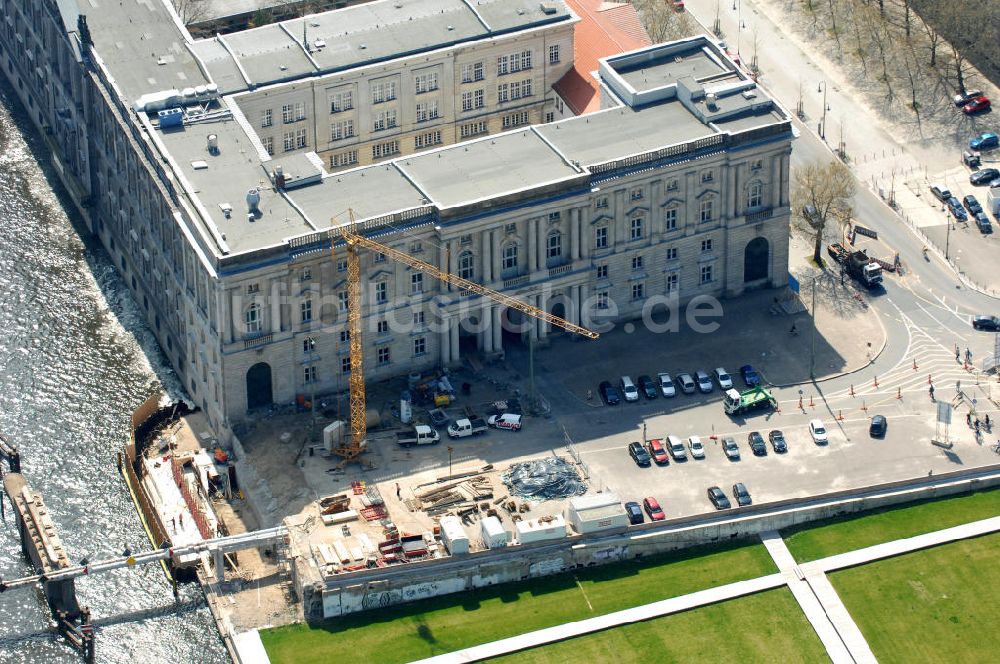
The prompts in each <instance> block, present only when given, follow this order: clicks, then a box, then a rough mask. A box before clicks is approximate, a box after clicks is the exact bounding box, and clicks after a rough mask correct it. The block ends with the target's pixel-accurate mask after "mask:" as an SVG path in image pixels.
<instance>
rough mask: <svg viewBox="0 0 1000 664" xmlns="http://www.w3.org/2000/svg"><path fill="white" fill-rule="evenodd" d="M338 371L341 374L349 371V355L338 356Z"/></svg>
mask: <svg viewBox="0 0 1000 664" xmlns="http://www.w3.org/2000/svg"><path fill="white" fill-rule="evenodd" d="M340 373H342V374H349V373H351V358H349V357H342V358H340Z"/></svg>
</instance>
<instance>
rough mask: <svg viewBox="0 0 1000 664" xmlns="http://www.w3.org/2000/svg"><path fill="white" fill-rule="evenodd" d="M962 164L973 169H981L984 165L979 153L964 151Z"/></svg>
mask: <svg viewBox="0 0 1000 664" xmlns="http://www.w3.org/2000/svg"><path fill="white" fill-rule="evenodd" d="M962 163H963V164H965V165H966V166H968V167H969V168H971V169H977V168H979V166H980V164H982V163H983V160H982V157H980V156H979V153H978V152H970V151H968V150H964V151H963V152H962Z"/></svg>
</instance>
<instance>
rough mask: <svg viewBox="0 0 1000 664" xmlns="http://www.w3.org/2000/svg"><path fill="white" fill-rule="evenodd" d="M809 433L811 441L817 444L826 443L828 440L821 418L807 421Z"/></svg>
mask: <svg viewBox="0 0 1000 664" xmlns="http://www.w3.org/2000/svg"><path fill="white" fill-rule="evenodd" d="M809 435H810V436H812V439H813V442H814V443H816V444H817V445H826V444H827V443H828V442H830V439H829V437H828V436H827V433H826V427H825V426H823V420H812V421H811V422H809Z"/></svg>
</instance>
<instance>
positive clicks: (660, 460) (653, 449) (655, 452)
mask: <svg viewBox="0 0 1000 664" xmlns="http://www.w3.org/2000/svg"><path fill="white" fill-rule="evenodd" d="M649 456H651V457H653V461H655V462H656V465H657V466H665V465H667V464H668V463H670V457H669V456H668V455H667V450H666V448H664V447H663V443H661V442H660V439H659V438H654V439H653V440H651V441H649Z"/></svg>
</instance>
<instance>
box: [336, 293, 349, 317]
mask: <svg viewBox="0 0 1000 664" xmlns="http://www.w3.org/2000/svg"><path fill="white" fill-rule="evenodd" d="M337 309H339V310H340V313H342V314H343V313H347V291H340V292H339V293H337Z"/></svg>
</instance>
